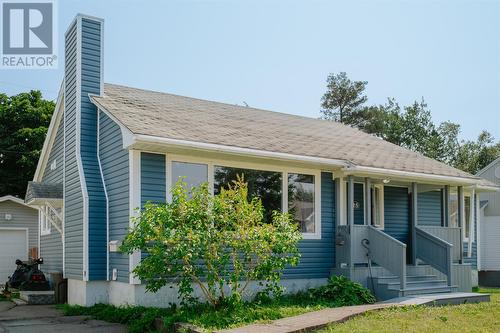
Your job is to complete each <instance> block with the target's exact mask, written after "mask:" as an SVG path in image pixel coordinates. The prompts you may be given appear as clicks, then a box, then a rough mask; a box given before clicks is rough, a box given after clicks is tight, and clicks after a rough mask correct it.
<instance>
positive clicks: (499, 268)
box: [477, 157, 500, 287]
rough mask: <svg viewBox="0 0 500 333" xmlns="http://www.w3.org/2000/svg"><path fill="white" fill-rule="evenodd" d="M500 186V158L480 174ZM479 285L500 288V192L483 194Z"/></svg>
mask: <svg viewBox="0 0 500 333" xmlns="http://www.w3.org/2000/svg"><path fill="white" fill-rule="evenodd" d="M477 175H478V176H480V177H482V178H484V179H487V180H489V181H490V182H492V183H495V184H497V185H498V186H500V157H498V158H497V159H496V160H494V161H493V162H491V163H490V164H489V165H488V166H486V167H485V168H484V169H482V170H481V171H479V172H478V174H477ZM480 199H481V217H480V221H481V222H480V234H479V239H480V243H479V244H480V252H479V253H480V260H479V263H478V265H479V270H480V272H479V283H480V284H481V285H484V286H497V287H500V192H489V193H481V195H480Z"/></svg>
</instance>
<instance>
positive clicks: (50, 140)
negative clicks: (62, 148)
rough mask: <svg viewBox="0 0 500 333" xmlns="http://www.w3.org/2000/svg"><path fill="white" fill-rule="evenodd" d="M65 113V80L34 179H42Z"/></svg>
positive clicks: (60, 89)
mask: <svg viewBox="0 0 500 333" xmlns="http://www.w3.org/2000/svg"><path fill="white" fill-rule="evenodd" d="M63 114H64V80H63V81H62V83H61V86H60V88H59V95H58V97H57V102H56V107H55V109H54V113H53V115H52V119H51V120H50V125H49V129H48V130H47V135H46V137H45V141H44V142H43V148H42V152H41V153H40V158H39V159H38V164H37V166H36V171H35V175H34V176H33V181H35V182H39V181H42V177H43V173H44V172H45V168H46V167H47V163H48V160H49V157H50V152H51V151H52V146H53V145H54V142H55V140H56V136H57V130H58V129H59V124H60V122H61V118H62V115H63Z"/></svg>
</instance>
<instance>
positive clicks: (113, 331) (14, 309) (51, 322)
mask: <svg viewBox="0 0 500 333" xmlns="http://www.w3.org/2000/svg"><path fill="white" fill-rule="evenodd" d="M7 332H9V333H10V332H12V333H32V332H37V333H54V332H71V333H80V332H83V333H86V332H94V333H107V332H109V333H124V332H127V328H126V327H125V326H123V325H120V324H113V323H107V322H105V321H100V320H91V319H89V317H87V316H69V317H65V316H64V315H63V314H62V312H61V311H59V310H57V309H56V308H55V307H54V306H53V305H21V306H16V305H15V304H14V303H12V302H6V301H3V302H0V333H7Z"/></svg>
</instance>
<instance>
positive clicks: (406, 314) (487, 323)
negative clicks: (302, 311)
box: [320, 288, 500, 333]
mask: <svg viewBox="0 0 500 333" xmlns="http://www.w3.org/2000/svg"><path fill="white" fill-rule="evenodd" d="M479 292H483V293H489V294H491V302H490V303H479V304H463V305H455V306H439V307H432V306H412V307H405V308H390V309H385V310H380V311H375V312H369V313H367V314H364V315H361V316H359V317H356V318H354V319H352V320H349V321H347V322H345V323H342V324H334V325H331V326H330V327H328V328H327V329H324V330H322V331H320V332H321V333H334V332H387V333H390V332H398V333H399V332H433V333H434V332H464V333H465V332H481V333H484V332H500V288H496V289H493V288H490V289H485V288H481V289H480V290H479Z"/></svg>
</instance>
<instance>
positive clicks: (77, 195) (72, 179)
mask: <svg viewBox="0 0 500 333" xmlns="http://www.w3.org/2000/svg"><path fill="white" fill-rule="evenodd" d="M78 29H79V28H78V27H77V24H76V22H75V23H74V24H73V25H72V26H71V27H70V28H69V30H68V33H67V34H66V37H65V45H66V47H65V64H64V66H65V68H64V71H65V75H64V126H65V135H64V136H65V137H64V141H65V155H64V156H65V157H64V158H65V163H66V167H65V171H64V173H65V175H64V176H65V184H64V190H65V197H64V218H65V220H64V224H65V225H64V234H65V275H66V277H67V278H70V279H79V280H81V279H82V278H83V196H82V189H81V184H80V175H79V171H78V166H77V160H76V133H77V129H76V114H77V113H76V109H77V105H76V103H77V101H76V96H77V92H76V81H77V76H76V67H77V66H76V53H77V47H76V39H77V38H76V36H77V30H78ZM61 256H62V252H61Z"/></svg>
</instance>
